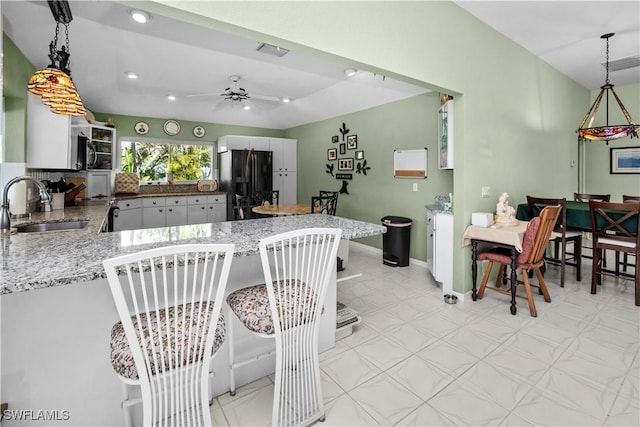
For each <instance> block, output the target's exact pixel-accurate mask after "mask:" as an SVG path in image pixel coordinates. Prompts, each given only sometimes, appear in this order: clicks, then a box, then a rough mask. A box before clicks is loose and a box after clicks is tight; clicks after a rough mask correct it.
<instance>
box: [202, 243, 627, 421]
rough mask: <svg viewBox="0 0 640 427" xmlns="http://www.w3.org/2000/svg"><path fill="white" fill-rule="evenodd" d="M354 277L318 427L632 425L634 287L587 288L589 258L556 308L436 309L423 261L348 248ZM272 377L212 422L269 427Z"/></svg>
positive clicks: (245, 391) (468, 305) (558, 293)
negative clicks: (354, 315) (395, 261)
mask: <svg viewBox="0 0 640 427" xmlns="http://www.w3.org/2000/svg"><path fill="white" fill-rule="evenodd" d="M349 263H350V266H351V268H352V269H355V270H359V271H362V272H363V276H362V277H361V278H359V279H355V280H351V281H348V282H344V283H341V284H339V286H338V300H339V301H342V302H344V303H345V304H347V305H348V306H350V307H352V308H354V309H356V310H357V311H359V312H360V314H361V316H362V323H361V324H360V325H357V326H356V327H355V328H354V329H355V331H354V333H353V334H352V335H350V336H348V337H346V338H343V339H341V340H339V341H338V342H337V344H336V347H335V348H334V349H332V350H330V351H328V352H325V353H323V354H322V355H321V364H320V367H321V370H322V376H323V394H324V401H325V406H326V421H325V422H324V423H319V422H318V423H316V424H315V425H316V426H392V425H413V426H430V425H438V426H440V425H473V426H476V425H505V426H515V425H518V426H526V425H547V426H638V425H640V355H639V351H640V308H638V307H636V306H635V305H634V302H633V294H634V289H633V281H631V280H624V279H616V278H614V277H605V279H604V282H603V286H602V287H601V288H602V289H601V290H600V291H599V293H598V294H597V295H591V294H590V293H589V288H590V281H591V263H590V262H589V261H586V262H585V263H584V265H583V281H582V282H576V281H575V275H574V270H573V268H571V267H568V270H567V283H566V285H565V288H560V287H559V286H558V283H559V269H558V267H549V269H548V271H547V273H546V276H545V277H546V280H547V284H548V286H549V291H550V293H551V298H552V302H551V303H550V304H546V303H544V300H543V299H542V297H541V296H538V295H537V294H536V307H537V309H538V317H537V318H532V317H530V315H529V310H528V307H527V303H526V300H524V299H518V301H517V303H518V313H517V315H516V316H512V315H511V314H510V312H509V298H508V297H506V296H504V295H501V294H498V293H496V292H491V291H487V293H486V294H485V297H484V299H483V300H478V301H477V302H473V301H471V299H470V298H469V300H468V301H460V302H458V304H455V305H448V304H445V303H444V302H443V298H442V291H441V289H440V288H439V287H438V285H437V284H436V283H435V282H434V280H433V278H432V277H431V275H430V274H429V273H428V272H427V270H426V269H425V268H423V267H421V266H410V267H401V268H392V267H386V266H384V265H382V262H381V256H380V255H379V253H376V252H371V251H369V250H366V249H363V248H360V247H358V246H355V245H352V248H351V252H350V255H349ZM272 398H273V377H265V378H262V379H260V380H258V381H255V382H253V383H251V384H249V385H247V386H244V387H242V388H241V389H239V390H238V392H237V394H236V396H234V397H231V396H230V395H229V394H228V393H227V394H224V395H222V396H219V397H218V398H217V399H216V400H215V402H214V406H212V415H213V423H214V425H228V426H267V425H270V419H271V404H272Z"/></svg>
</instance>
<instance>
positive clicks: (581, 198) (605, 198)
mask: <svg viewBox="0 0 640 427" xmlns="http://www.w3.org/2000/svg"><path fill="white" fill-rule="evenodd" d="M573 200H575V201H576V202H588V201H589V200H595V201H598V202H609V201H611V194H588V193H573Z"/></svg>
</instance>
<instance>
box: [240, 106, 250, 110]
mask: <svg viewBox="0 0 640 427" xmlns="http://www.w3.org/2000/svg"><path fill="white" fill-rule="evenodd" d="M242 109H243V110H251V107H250V106H249V105H245V106H244V107H242Z"/></svg>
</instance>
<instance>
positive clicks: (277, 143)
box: [269, 138, 298, 172]
mask: <svg viewBox="0 0 640 427" xmlns="http://www.w3.org/2000/svg"><path fill="white" fill-rule="evenodd" d="M269 149H270V150H271V151H272V152H273V171H274V172H291V171H296V170H298V166H297V165H298V141H297V140H295V139H286V138H270V139H269Z"/></svg>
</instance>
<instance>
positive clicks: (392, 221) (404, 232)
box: [380, 216, 412, 267]
mask: <svg viewBox="0 0 640 427" xmlns="http://www.w3.org/2000/svg"><path fill="white" fill-rule="evenodd" d="M380 221H382V225H384V226H386V227H387V232H386V233H384V234H383V235H382V263H383V264H385V265H390V266H392V267H406V266H408V265H409V245H410V243H411V224H412V221H411V218H405V217H403V216H385V217H383V218H382V219H381V220H380Z"/></svg>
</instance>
